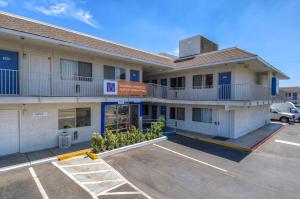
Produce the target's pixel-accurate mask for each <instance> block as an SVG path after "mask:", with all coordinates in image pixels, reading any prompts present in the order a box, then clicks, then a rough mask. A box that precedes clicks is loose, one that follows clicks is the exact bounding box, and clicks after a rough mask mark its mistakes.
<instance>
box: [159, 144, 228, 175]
mask: <svg viewBox="0 0 300 199" xmlns="http://www.w3.org/2000/svg"><path fill="white" fill-rule="evenodd" d="M153 145H154V146H156V147H159V148H161V149H164V150H166V151H169V152H172V153H174V154H177V155H179V156H182V157H184V158H187V159H190V160H193V161H195V162H198V163H200V164H203V165H206V166H208V167H211V168H214V169H217V170H219V171H222V172H225V173H227V172H228V171H227V170H226V169H222V168H220V167H217V166H214V165H212V164H209V163H207V162H203V161H201V160H198V159H195V158H192V157H189V156H187V155H184V154H182V153H179V152H177V151H173V150H171V149H168V148H166V147H163V146H160V145H157V144H153Z"/></svg>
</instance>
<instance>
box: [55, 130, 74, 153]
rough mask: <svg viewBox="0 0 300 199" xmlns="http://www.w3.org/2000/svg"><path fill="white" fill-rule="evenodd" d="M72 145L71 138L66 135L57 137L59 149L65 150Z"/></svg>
mask: <svg viewBox="0 0 300 199" xmlns="http://www.w3.org/2000/svg"><path fill="white" fill-rule="evenodd" d="M71 145H72V137H71V136H70V135H69V134H68V133H62V134H61V135H59V136H58V147H59V148H60V149H67V148H69V147H71Z"/></svg>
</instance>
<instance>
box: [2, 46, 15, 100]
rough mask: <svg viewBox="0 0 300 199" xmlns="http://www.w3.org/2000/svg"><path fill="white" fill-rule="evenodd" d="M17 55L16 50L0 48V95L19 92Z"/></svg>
mask: <svg viewBox="0 0 300 199" xmlns="http://www.w3.org/2000/svg"><path fill="white" fill-rule="evenodd" d="M18 70H19V56H18V53H17V52H12V51H6V50H0V95H1V94H4V95H5V94H9V95H14V94H19V71H18Z"/></svg>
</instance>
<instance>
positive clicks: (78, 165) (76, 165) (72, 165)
mask: <svg viewBox="0 0 300 199" xmlns="http://www.w3.org/2000/svg"><path fill="white" fill-rule="evenodd" d="M93 164H103V162H102V161H101V162H100V161H98V162H91V163H85V164H71V165H62V166H60V167H63V168H66V167H81V166H87V165H93Z"/></svg>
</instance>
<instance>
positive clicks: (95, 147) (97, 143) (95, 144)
mask: <svg viewBox="0 0 300 199" xmlns="http://www.w3.org/2000/svg"><path fill="white" fill-rule="evenodd" d="M91 147H92V152H93V153H100V152H102V151H105V150H106V146H105V144H104V139H103V137H102V135H101V134H99V133H97V132H94V133H93V135H92V140H91Z"/></svg>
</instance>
